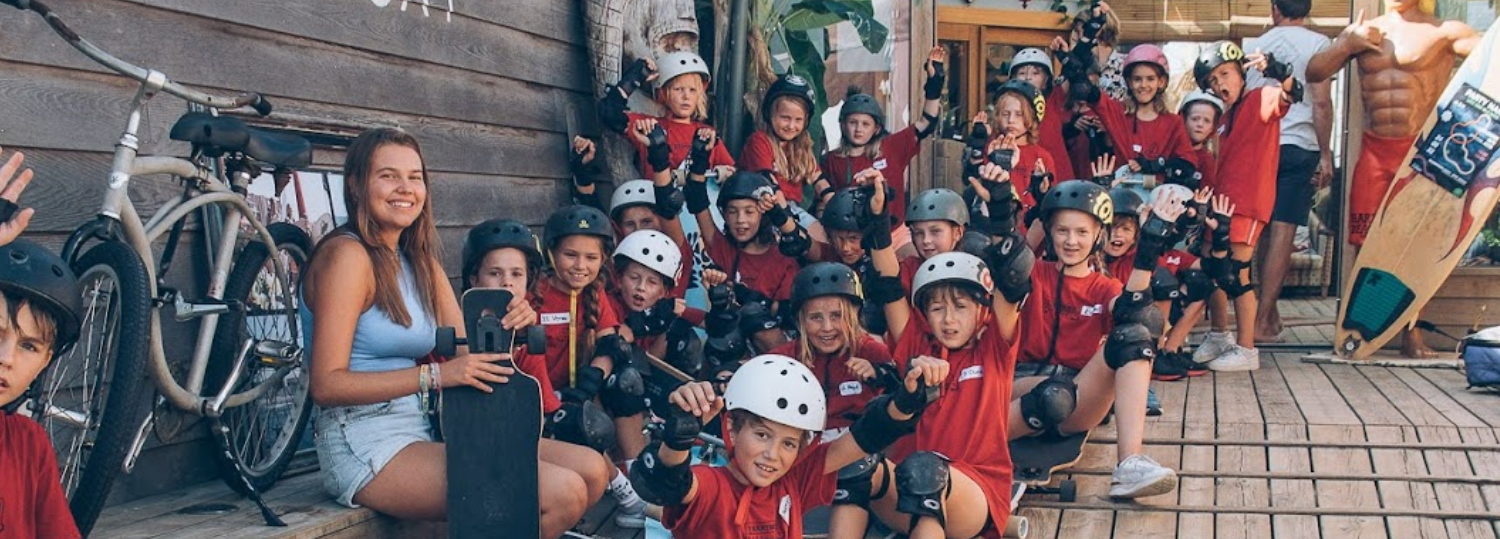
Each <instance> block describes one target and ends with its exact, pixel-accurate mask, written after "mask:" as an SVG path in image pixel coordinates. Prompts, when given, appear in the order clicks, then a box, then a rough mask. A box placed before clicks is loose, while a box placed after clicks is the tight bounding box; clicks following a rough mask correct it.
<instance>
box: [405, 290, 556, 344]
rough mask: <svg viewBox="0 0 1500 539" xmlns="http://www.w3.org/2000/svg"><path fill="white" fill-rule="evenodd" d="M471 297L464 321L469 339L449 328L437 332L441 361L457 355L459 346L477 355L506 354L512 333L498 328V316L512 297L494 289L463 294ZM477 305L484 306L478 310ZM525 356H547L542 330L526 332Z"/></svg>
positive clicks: (535, 328) (531, 327)
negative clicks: (473, 298)
mask: <svg viewBox="0 0 1500 539" xmlns="http://www.w3.org/2000/svg"><path fill="white" fill-rule="evenodd" d="M471 294H472V295H474V297H475V301H470V302H467V303H465V304H464V320H466V321H468V323H469V326H470V327H468V328H467V329H468V330H469V332H468V334H469V337H468V338H461V337H459V336H458V331H457V329H456V328H454V327H452V326H441V327H438V328H437V346H436V347H434V350H433V351H434V352H436V353H437V355H440V356H443V357H453V356H455V355H457V354H458V345H467V346H468V347H469V352H471V353H476V354H495V353H504V352H509V351H510V350H511V347H512V344H513V342H512V340H513V339H514V338H515V332H514V331H512V330H507V329H505V328H503V327H501V325H500V315H499V314H497V313H503V312H505V306H506V305H509V304H510V299H511V297H512V296H511V293H510V291H508V290H504V289H500V288H493V289H484V288H476V289H473V290H469V291H468V292H465V293H464V296H465V297H466V298H467V297H468V296H470V295H471ZM476 305H483V307H477V306H476ZM525 331H526V352H527V353H530V354H545V353H547V334H546V333H545V332H544V331H543V330H542V326H539V325H531V326H528V327H527V328H526V330H525Z"/></svg>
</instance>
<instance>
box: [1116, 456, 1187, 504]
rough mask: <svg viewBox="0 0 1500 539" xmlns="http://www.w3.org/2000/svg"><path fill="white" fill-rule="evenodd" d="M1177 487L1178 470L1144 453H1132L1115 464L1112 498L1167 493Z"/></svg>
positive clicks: (1141, 496)
mask: <svg viewBox="0 0 1500 539" xmlns="http://www.w3.org/2000/svg"><path fill="white" fill-rule="evenodd" d="M1176 488H1177V472H1174V471H1172V469H1171V468H1167V467H1165V466H1162V465H1160V464H1157V463H1156V461H1154V460H1151V457H1148V456H1146V455H1144V454H1141V455H1131V456H1129V457H1126V458H1125V461H1124V462H1121V463H1120V464H1119V465H1117V466H1115V473H1114V475H1113V476H1111V477H1110V481H1109V496H1110V497H1111V498H1144V497H1146V496H1156V495H1158V494H1166V493H1168V492H1172V491H1173V490H1175V489H1176Z"/></svg>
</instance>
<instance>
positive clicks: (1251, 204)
mask: <svg viewBox="0 0 1500 539" xmlns="http://www.w3.org/2000/svg"><path fill="white" fill-rule="evenodd" d="M1282 93H1283V92H1282V91H1281V88H1280V87H1276V86H1262V87H1260V88H1256V89H1254V90H1250V92H1249V93H1247V94H1245V96H1244V97H1242V98H1240V101H1239V102H1238V103H1235V104H1234V107H1232V108H1231V109H1230V110H1229V114H1225V115H1224V116H1225V118H1224V119H1223V120H1221V122H1223V129H1224V137H1223V139H1222V140H1223V143H1222V145H1221V146H1220V148H1221V149H1220V151H1219V167H1218V170H1219V172H1218V179H1217V183H1218V188H1217V191H1218V192H1219V193H1221V194H1224V195H1228V196H1229V200H1230V201H1232V202H1234V204H1235V208H1234V214H1235V215H1243V216H1246V217H1249V218H1251V219H1255V220H1256V221H1260V222H1270V221H1271V208H1272V207H1273V206H1275V204H1276V162H1277V161H1279V160H1280V159H1281V117H1282V116H1285V115H1286V111H1287V107H1288V105H1287V104H1286V102H1285V101H1283V100H1282V99H1281V96H1282Z"/></svg>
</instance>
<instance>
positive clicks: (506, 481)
mask: <svg viewBox="0 0 1500 539" xmlns="http://www.w3.org/2000/svg"><path fill="white" fill-rule="evenodd" d="M510 300H511V293H510V292H509V291H507V290H503V289H498V288H476V289H472V290H469V291H467V292H464V295H463V301H462V304H463V312H464V326H465V329H467V335H468V339H459V338H457V336H456V331H455V330H454V328H452V327H440V328H438V332H437V333H438V334H437V352H438V354H439V355H443V356H447V357H453V356H454V355H455V353H456V352H457V346H458V345H460V344H467V345H468V346H469V350H470V351H471V352H473V353H498V352H509V351H511V350H512V349H513V346H512V344H514V343H513V342H512V341H513V338H514V337H515V335H514V333H513V332H512V331H508V330H504V329H502V328H501V327H500V319H501V318H502V317H504V316H505V310H506V306H507V305H510ZM540 329H541V327H540V326H532V327H531V328H528V330H527V332H526V334H525V338H526V341H527V342H526V344H527V351H528V352H529V353H542V352H543V348H544V347H545V346H546V338H545V336H544V335H542V334H541V332H540V331H539V330H540ZM502 364H504V365H507V366H510V367H514V366H515V365H514V363H512V362H509V361H506V362H503V363H502ZM492 387H493V388H494V392H492V393H485V392H483V391H480V390H478V389H475V388H472V387H467V386H460V387H451V388H448V389H446V390H444V391H443V393H441V394H440V395H441V396H442V398H441V399H440V400H439V406H441V408H442V427H443V429H442V430H443V435H444V447H445V451H446V452H447V457H448V537H450V538H452V539H470V538H479V537H494V536H495V534H496V533H497V532H498V531H499V530H505V533H504V535H507V536H514V537H535V536H537V535H538V533H539V527H540V522H539V514H540V507H538V501H537V441H538V440H539V439H540V438H541V435H542V393H541V386H540V385H539V384H537V381H536V379H535V378H533V377H531V376H530V375H528V374H526V373H524V372H521V371H520V370H517V371H516V373H515V374H513V375H511V377H510V381H509V382H508V383H505V384H498V385H494V386H492Z"/></svg>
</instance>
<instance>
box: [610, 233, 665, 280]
mask: <svg viewBox="0 0 1500 539" xmlns="http://www.w3.org/2000/svg"><path fill="white" fill-rule="evenodd" d="M620 257H625V258H626V259H627V260H631V261H634V262H636V263H638V264H640V265H642V266H646V267H647V268H649V269H650V270H651V271H654V272H657V273H660V274H661V275H662V277H666V279H667V286H669V287H670V286H676V283H677V276H678V275H679V274H681V273H682V251H681V250H680V249H678V248H677V244H676V243H673V242H672V238H669V237H667V235H666V234H662V233H661V232H658V231H655V230H637V231H635V232H631V233H630V235H629V236H625V239H623V240H620V246H619V247H616V248H615V260H616V261H618V260H619V259H620Z"/></svg>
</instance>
